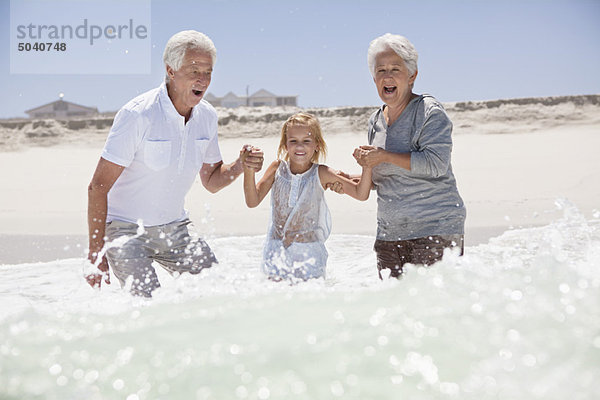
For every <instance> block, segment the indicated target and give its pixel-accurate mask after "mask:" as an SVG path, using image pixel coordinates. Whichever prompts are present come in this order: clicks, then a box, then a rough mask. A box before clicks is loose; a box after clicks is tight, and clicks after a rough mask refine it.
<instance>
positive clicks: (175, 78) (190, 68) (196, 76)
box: [167, 50, 212, 115]
mask: <svg viewBox="0 0 600 400" xmlns="http://www.w3.org/2000/svg"><path fill="white" fill-rule="evenodd" d="M167 74H168V75H169V89H170V90H169V95H170V97H171V101H173V105H174V106H175V108H176V109H177V111H178V112H179V113H180V114H182V112H183V113H187V112H189V110H190V109H191V108H193V107H194V106H196V105H197V104H198V103H200V100H202V97H204V94H205V93H206V89H208V85H210V79H211V74H212V58H211V56H210V54H208V53H206V52H203V51H199V50H188V51H186V53H185V56H184V57H183V63H182V64H181V68H179V70H177V71H175V70H174V69H173V68H171V67H170V66H168V65H167ZM182 115H185V114H182Z"/></svg>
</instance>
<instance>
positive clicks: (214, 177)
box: [200, 146, 263, 193]
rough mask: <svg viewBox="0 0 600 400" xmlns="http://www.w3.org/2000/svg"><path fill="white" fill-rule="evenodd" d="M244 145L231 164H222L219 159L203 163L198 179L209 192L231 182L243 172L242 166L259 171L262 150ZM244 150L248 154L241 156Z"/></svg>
mask: <svg viewBox="0 0 600 400" xmlns="http://www.w3.org/2000/svg"><path fill="white" fill-rule="evenodd" d="M248 148H249V147H248V146H244V147H243V148H242V150H241V151H240V156H239V157H238V158H237V160H235V161H234V162H232V163H231V164H223V161H219V162H217V163H214V164H203V165H202V168H201V169H200V180H201V181H202V185H203V186H204V187H205V188H206V189H207V190H208V191H209V192H211V193H216V192H218V191H219V190H221V189H223V188H224V187H225V186H227V185H229V184H231V182H233V181H234V180H235V178H237V177H238V176H240V174H241V173H242V172H244V167H247V168H252V169H254V170H255V171H260V169H261V168H262V164H263V152H262V150H260V149H258V148H251V150H248ZM245 152H249V154H247V155H245V156H243V157H242V155H243V154H244V153H245Z"/></svg>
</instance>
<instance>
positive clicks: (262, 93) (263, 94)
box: [250, 89, 280, 98]
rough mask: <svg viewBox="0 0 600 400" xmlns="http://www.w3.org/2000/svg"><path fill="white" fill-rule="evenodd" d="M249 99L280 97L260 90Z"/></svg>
mask: <svg viewBox="0 0 600 400" xmlns="http://www.w3.org/2000/svg"><path fill="white" fill-rule="evenodd" d="M250 97H251V98H252V97H280V96H276V95H274V94H273V93H271V92H269V91H268V90H265V89H260V90H259V91H257V92H255V93H254V94H252V95H250Z"/></svg>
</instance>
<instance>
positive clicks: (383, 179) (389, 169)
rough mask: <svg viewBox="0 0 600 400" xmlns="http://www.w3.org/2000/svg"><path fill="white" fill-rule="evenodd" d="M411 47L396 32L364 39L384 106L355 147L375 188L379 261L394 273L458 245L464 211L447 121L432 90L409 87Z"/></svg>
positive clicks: (414, 65)
mask: <svg viewBox="0 0 600 400" xmlns="http://www.w3.org/2000/svg"><path fill="white" fill-rule="evenodd" d="M417 57H418V55H417V51H416V50H415V48H414V46H413V45H412V43H410V42H409V41H408V40H407V39H406V38H405V37H403V36H399V35H392V34H389V33H387V34H385V35H383V36H380V37H378V38H376V39H375V40H373V41H372V42H371V44H370V46H369V51H368V56H367V59H368V64H369V69H370V71H371V74H372V75H373V80H374V81H375V86H376V87H377V92H378V94H379V97H380V98H381V100H382V101H383V103H384V104H383V105H382V106H381V107H380V108H379V109H378V110H377V111H376V112H374V113H373V115H372V116H371V118H370V119H369V131H368V140H369V146H361V147H360V148H358V149H356V150H355V152H354V156H355V158H356V159H357V162H358V163H359V164H360V165H362V166H371V167H373V184H374V186H375V189H376V190H377V240H376V241H375V246H374V249H375V252H376V253H377V268H378V270H379V277H380V278H381V276H382V275H381V272H382V270H388V269H389V270H390V276H391V277H399V276H401V275H402V273H403V266H404V264H406V263H412V264H425V265H430V264H433V263H434V262H436V261H438V260H440V259H441V258H442V256H443V253H444V249H446V248H453V247H457V248H458V249H459V251H460V253H461V254H462V253H463V249H464V224H465V217H466V210H465V206H464V203H463V201H462V199H461V197H460V195H459V194H458V190H457V188H456V180H455V179H454V174H453V173H452V166H451V163H450V155H451V152H452V122H450V119H449V118H448V115H447V114H446V112H445V111H444V108H443V107H442V105H441V104H440V103H439V102H438V101H437V100H436V99H435V98H434V97H432V96H430V95H418V94H415V93H413V85H414V83H415V79H416V78H417V72H418V71H417Z"/></svg>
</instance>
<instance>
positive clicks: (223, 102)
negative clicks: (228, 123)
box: [204, 89, 298, 108]
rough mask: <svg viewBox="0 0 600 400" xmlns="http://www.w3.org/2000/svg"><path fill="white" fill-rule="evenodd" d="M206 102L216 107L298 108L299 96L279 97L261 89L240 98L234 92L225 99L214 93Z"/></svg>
mask: <svg viewBox="0 0 600 400" xmlns="http://www.w3.org/2000/svg"><path fill="white" fill-rule="evenodd" d="M204 98H205V99H206V101H208V102H209V103H210V104H212V105H213V106H214V107H227V108H235V107H241V106H249V107H260V106H271V107H275V106H297V105H298V96H278V95H275V94H273V93H271V92H269V91H267V90H264V89H260V90H259V91H258V92H256V93H254V94H252V95H251V96H248V97H246V96H238V95H236V94H235V93H233V92H229V93H227V94H226V95H225V96H223V97H217V96H215V95H214V94H212V93H207V94H206V96H204Z"/></svg>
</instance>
